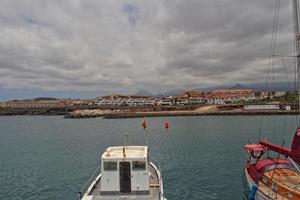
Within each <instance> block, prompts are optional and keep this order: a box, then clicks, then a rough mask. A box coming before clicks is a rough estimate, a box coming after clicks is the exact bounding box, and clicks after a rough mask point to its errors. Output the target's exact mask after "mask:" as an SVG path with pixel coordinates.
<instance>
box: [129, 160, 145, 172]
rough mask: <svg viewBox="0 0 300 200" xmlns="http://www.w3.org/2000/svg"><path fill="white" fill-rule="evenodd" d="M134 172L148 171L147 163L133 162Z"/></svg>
mask: <svg viewBox="0 0 300 200" xmlns="http://www.w3.org/2000/svg"><path fill="white" fill-rule="evenodd" d="M132 170H133V171H144V170H146V162H144V161H132Z"/></svg>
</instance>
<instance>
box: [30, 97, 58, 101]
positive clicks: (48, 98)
mask: <svg viewBox="0 0 300 200" xmlns="http://www.w3.org/2000/svg"><path fill="white" fill-rule="evenodd" d="M34 100H36V101H53V100H57V99H56V98H53V97H37V98H35V99H34Z"/></svg>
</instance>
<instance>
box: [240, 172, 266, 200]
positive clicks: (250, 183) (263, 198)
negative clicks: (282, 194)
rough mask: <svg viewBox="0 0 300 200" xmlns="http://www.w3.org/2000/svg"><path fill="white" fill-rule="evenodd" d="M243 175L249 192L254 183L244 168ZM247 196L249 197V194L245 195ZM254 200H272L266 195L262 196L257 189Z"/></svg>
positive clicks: (261, 192) (262, 193)
mask: <svg viewBox="0 0 300 200" xmlns="http://www.w3.org/2000/svg"><path fill="white" fill-rule="evenodd" d="M245 175H246V177H245V178H246V184H247V187H248V189H249V191H251V189H252V187H253V185H254V184H255V183H254V182H253V180H252V179H251V177H250V176H249V174H248V171H247V168H245ZM247 195H249V194H247ZM255 200H272V198H271V197H269V196H267V194H264V192H263V191H261V190H260V189H259V188H257V190H256V193H255Z"/></svg>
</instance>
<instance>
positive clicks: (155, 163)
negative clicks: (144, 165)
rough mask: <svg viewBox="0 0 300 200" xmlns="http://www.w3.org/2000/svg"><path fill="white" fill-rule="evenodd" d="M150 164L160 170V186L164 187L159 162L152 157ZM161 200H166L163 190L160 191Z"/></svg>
mask: <svg viewBox="0 0 300 200" xmlns="http://www.w3.org/2000/svg"><path fill="white" fill-rule="evenodd" d="M150 162H151V163H153V165H155V167H156V168H157V169H158V170H159V172H158V173H159V174H158V175H159V184H160V185H161V186H162V184H163V183H162V179H161V170H160V169H161V168H160V165H159V164H158V162H157V161H156V159H155V158H154V157H153V156H150ZM159 199H165V198H164V194H163V189H161V191H159Z"/></svg>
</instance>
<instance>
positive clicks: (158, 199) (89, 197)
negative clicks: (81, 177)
mask: <svg viewBox="0 0 300 200" xmlns="http://www.w3.org/2000/svg"><path fill="white" fill-rule="evenodd" d="M150 165H151V167H152V168H153V169H154V171H155V172H156V173H157V178H158V181H159V187H158V188H155V189H153V190H151V191H152V192H154V193H157V194H156V195H153V194H150V195H126V194H124V195H121V196H120V195H115V196H102V195H93V194H91V193H93V190H94V188H95V186H96V185H97V184H99V182H100V179H101V174H99V175H98V176H97V177H96V178H95V180H94V181H93V182H92V183H91V185H90V186H89V188H88V190H87V191H86V192H85V194H84V195H83V197H82V198H81V200H120V199H121V200H143V199H145V200H167V199H166V198H165V197H164V196H163V182H162V177H161V173H160V171H159V169H158V168H157V167H156V166H155V165H154V164H153V163H151V162H150ZM96 187H97V186H96Z"/></svg>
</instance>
